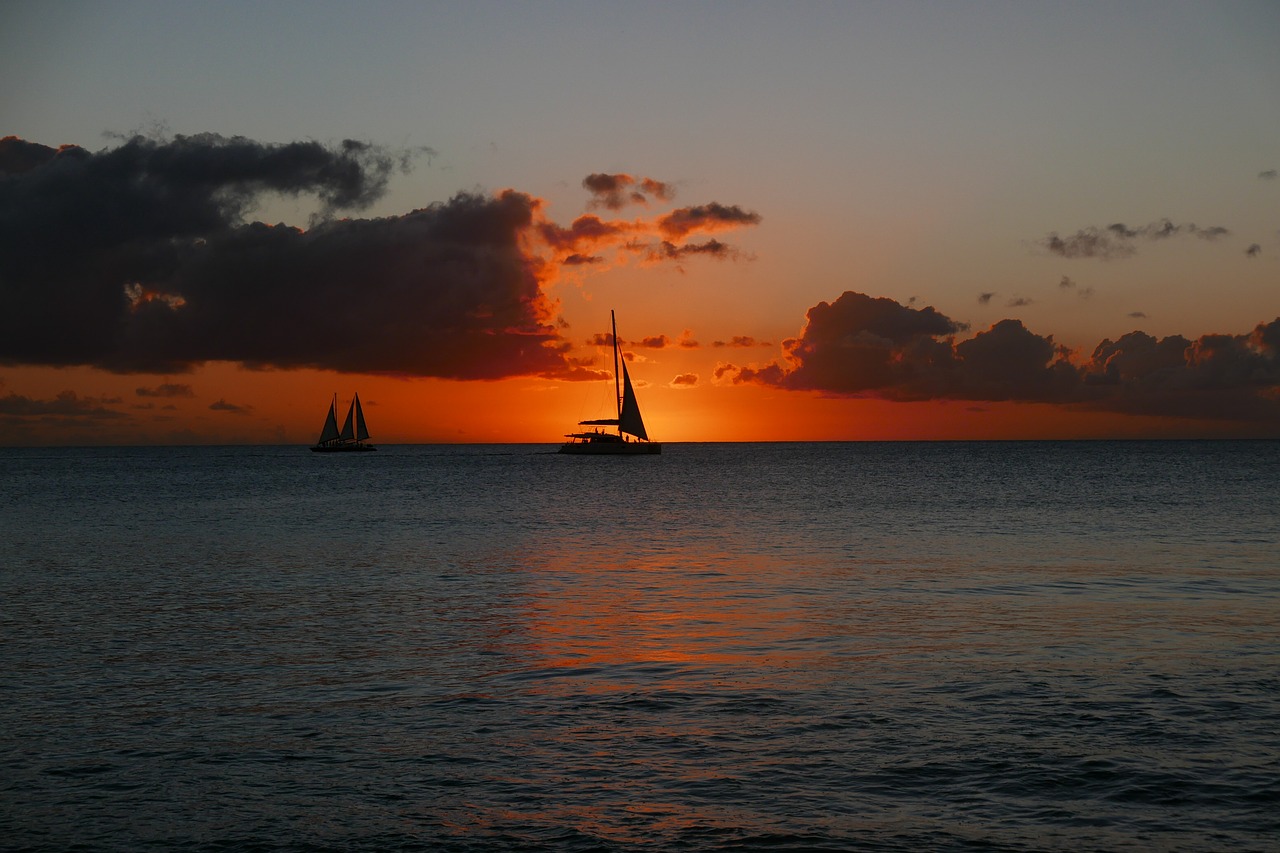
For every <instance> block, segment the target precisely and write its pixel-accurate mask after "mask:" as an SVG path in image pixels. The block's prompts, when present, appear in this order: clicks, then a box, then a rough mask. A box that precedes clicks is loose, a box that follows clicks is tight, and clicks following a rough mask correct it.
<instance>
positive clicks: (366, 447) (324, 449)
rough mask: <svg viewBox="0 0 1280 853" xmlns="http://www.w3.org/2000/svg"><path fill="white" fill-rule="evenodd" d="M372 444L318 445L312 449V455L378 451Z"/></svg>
mask: <svg viewBox="0 0 1280 853" xmlns="http://www.w3.org/2000/svg"><path fill="white" fill-rule="evenodd" d="M377 449H378V448H376V447H374V446H373V445H372V444H317V445H316V446H315V447H313V448H311V452H312V453H358V452H362V451H370V450H377Z"/></svg>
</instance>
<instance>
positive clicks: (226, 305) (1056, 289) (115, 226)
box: [0, 0, 1280, 445]
mask: <svg viewBox="0 0 1280 853" xmlns="http://www.w3.org/2000/svg"><path fill="white" fill-rule="evenodd" d="M1277 44H1280V4H1277V3H1275V2H1271V1H1270V0H1259V2H1224V3H1203V2H1197V3H1180V2H1168V0H1159V2H1120V3H1116V2H1098V3H1093V2H1070V3H1060V2H1045V3H1040V2H1008V3H1003V2H1002V3H996V2H964V3H942V2H937V3H916V2H903V3H890V2H875V3H860V2H847V3H844V2H842V3H806V4H793V3H781V2H778V3H751V2H726V3H718V2H707V3H692V4H687V3H661V2H655V3H607V2H605V3H602V2H592V3H567V2H547V3H514V2H510V3H484V2H481V3H465V4H464V3H450V4H423V3H408V2H406V3H376V2H375V3H330V2H319V3H316V2H307V3H295V2H273V3H265V4H260V3H241V2H220V3H210V4H195V3H172V2H155V3H143V2H64V3H47V2H27V1H26V0H9V2H6V3H4V4H3V5H0V76H2V78H3V79H4V80H5V81H7V82H6V85H5V86H4V87H3V91H0V137H4V141H3V142H0V295H2V296H3V304H4V308H3V310H2V311H0V445H31V444H151V443H157V444H190V443H246V442H250V443H293V444H308V443H312V442H314V441H315V439H316V436H317V435H318V433H319V431H320V427H321V425H322V422H323V419H324V415H325V411H326V408H327V405H328V402H329V400H330V399H331V398H332V396H333V395H334V394H335V393H336V394H337V395H338V397H339V399H340V401H341V405H342V406H344V407H345V405H346V403H347V401H349V400H350V398H351V394H352V393H353V392H357V391H358V392H359V394H360V397H361V400H362V401H363V402H364V404H365V409H366V414H367V417H368V421H369V427H370V431H371V432H372V433H373V440H374V442H375V443H380V444H383V443H385V444H394V443H416V442H548V443H550V442H556V441H559V440H560V437H561V435H562V434H563V433H565V432H568V431H570V429H571V428H572V427H573V425H574V424H575V423H576V422H577V421H578V420H580V419H583V418H597V417H602V416H605V415H607V414H608V413H609V412H611V409H612V400H611V397H612V389H613V384H612V380H611V379H608V376H609V374H608V372H607V371H608V370H609V369H611V367H612V362H611V356H610V350H609V348H608V337H607V335H608V331H609V311H610V309H613V310H616V312H617V316H618V336H619V338H620V340H621V341H622V344H623V348H624V350H625V351H626V352H627V354H628V358H629V359H630V361H629V365H630V367H629V369H630V373H631V376H632V378H633V380H635V381H637V383H638V386H639V387H638V396H639V399H640V405H641V407H642V409H643V411H644V416H645V421H646V423H647V425H648V427H649V433H650V435H651V437H653V438H655V439H657V440H661V441H737V440H826V439H836V440H845V439H849V440H857V439H976V438H1000V439H1003V438H1102V437H1124V438H1130V437H1134V438H1137V437H1155V438H1163V437H1280V174H1278V171H1280V50H1278V49H1277Z"/></svg>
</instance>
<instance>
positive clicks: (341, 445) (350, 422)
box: [311, 394, 378, 453]
mask: <svg viewBox="0 0 1280 853" xmlns="http://www.w3.org/2000/svg"><path fill="white" fill-rule="evenodd" d="M368 437H369V428H368V427H367V426H365V423H364V409H363V408H361V406H360V395H359V394H356V395H354V396H353V397H352V398H351V408H349V409H347V419H346V421H344V422H343V424H342V430H341V431H339V430H338V395H337V394H334V395H333V402H332V403H330V404H329V416H328V417H326V418H325V419H324V429H322V430H321V431H320V440H319V441H317V442H316V446H315V447H313V448H311V452H313V453H339V452H349V451H353V450H377V449H378V448H376V447H374V446H373V445H372V444H365V443H364V442H365V439H366V438H368Z"/></svg>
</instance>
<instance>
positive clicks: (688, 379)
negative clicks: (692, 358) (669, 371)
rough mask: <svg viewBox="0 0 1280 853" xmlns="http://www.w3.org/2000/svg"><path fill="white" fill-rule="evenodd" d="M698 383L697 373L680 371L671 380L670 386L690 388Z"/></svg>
mask: <svg viewBox="0 0 1280 853" xmlns="http://www.w3.org/2000/svg"><path fill="white" fill-rule="evenodd" d="M697 384H698V374H696V373H681V374H679V375H677V376H676V377H675V378H674V379H672V380H671V387H672V388H692V387H694V386H695V385H697Z"/></svg>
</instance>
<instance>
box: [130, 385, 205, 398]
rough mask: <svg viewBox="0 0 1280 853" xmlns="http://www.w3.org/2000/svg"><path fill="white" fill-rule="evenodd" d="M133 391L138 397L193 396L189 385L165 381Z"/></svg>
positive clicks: (193, 392)
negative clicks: (152, 386)
mask: <svg viewBox="0 0 1280 853" xmlns="http://www.w3.org/2000/svg"><path fill="white" fill-rule="evenodd" d="M135 393H136V394H137V395H138V396H139V397H194V396H195V395H196V393H195V391H194V390H192V388H191V386H190V385H180V384H175V383H172V382H165V383H163V384H160V385H157V386H156V387H154V388H138V389H137V390H136V391H135Z"/></svg>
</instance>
